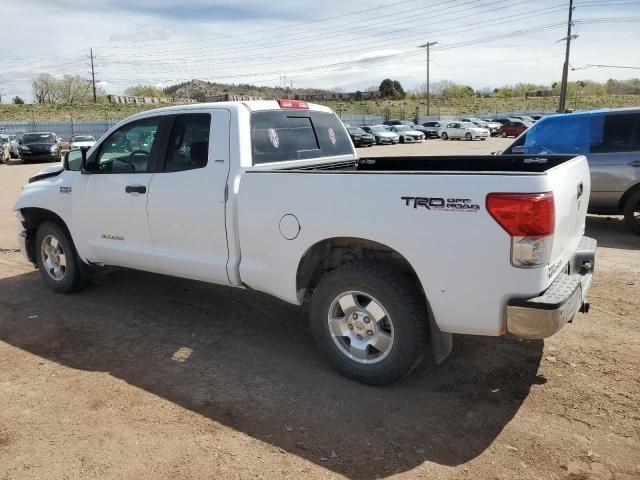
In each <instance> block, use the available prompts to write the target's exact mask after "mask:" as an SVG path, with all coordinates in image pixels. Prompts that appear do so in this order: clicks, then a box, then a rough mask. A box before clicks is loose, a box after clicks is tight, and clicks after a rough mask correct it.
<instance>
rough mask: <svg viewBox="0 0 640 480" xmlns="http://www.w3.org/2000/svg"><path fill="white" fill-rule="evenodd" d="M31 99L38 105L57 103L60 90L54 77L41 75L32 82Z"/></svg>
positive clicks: (45, 74) (47, 74)
mask: <svg viewBox="0 0 640 480" xmlns="http://www.w3.org/2000/svg"><path fill="white" fill-rule="evenodd" d="M31 88H32V89H33V97H34V98H35V100H36V102H38V103H57V102H58V101H59V99H60V89H59V88H58V82H57V80H56V79H55V77H54V76H53V75H51V74H49V73H41V74H40V75H38V76H37V77H36V78H35V79H34V80H33V82H32V84H31Z"/></svg>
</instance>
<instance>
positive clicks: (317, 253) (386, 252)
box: [296, 237, 426, 303]
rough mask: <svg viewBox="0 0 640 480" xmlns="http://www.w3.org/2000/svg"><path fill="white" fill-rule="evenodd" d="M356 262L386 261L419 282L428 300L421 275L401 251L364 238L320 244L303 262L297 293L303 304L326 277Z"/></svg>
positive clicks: (309, 250) (329, 241)
mask: <svg viewBox="0 0 640 480" xmlns="http://www.w3.org/2000/svg"><path fill="white" fill-rule="evenodd" d="M353 261H372V262H377V263H381V262H382V263H385V264H387V265H391V266H393V267H395V268H397V269H398V270H399V271H402V272H404V273H405V274H406V275H408V276H409V277H410V278H411V279H412V280H413V281H414V282H415V284H416V285H417V286H418V288H419V290H420V292H421V293H422V295H423V297H424V299H425V301H426V295H425V291H424V288H423V286H422V282H420V278H419V277H418V274H417V273H416V271H415V270H414V268H413V267H412V265H411V263H409V261H408V260H407V259H406V258H405V257H404V256H403V255H402V254H401V253H399V252H398V251H397V250H395V249H393V248H391V247H389V246H387V245H385V244H382V243H380V242H376V241H373V240H368V239H364V238H358V237H333V238H326V239H324V240H320V241H318V242H316V243H315V244H313V245H312V246H311V247H309V248H308V249H307V251H306V252H305V253H304V255H303V256H302V258H301V259H300V262H299V263H298V269H297V273H296V291H297V294H298V299H299V301H300V303H305V300H307V299H308V298H309V295H310V293H311V292H313V289H314V288H315V286H316V285H317V284H318V282H319V281H320V278H321V277H322V274H324V273H325V272H328V271H331V270H334V269H335V268H337V267H339V266H340V265H344V264H345V263H349V262H353Z"/></svg>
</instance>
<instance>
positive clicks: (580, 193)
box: [547, 156, 591, 283]
mask: <svg viewBox="0 0 640 480" xmlns="http://www.w3.org/2000/svg"><path fill="white" fill-rule="evenodd" d="M547 175H548V182H549V186H550V188H551V191H553V199H554V204H555V234H554V237H553V247H552V249H551V261H550V262H549V283H551V282H552V280H553V279H554V278H555V277H556V276H557V275H558V274H559V273H560V272H561V271H562V270H563V268H564V267H565V266H566V265H567V263H568V262H569V260H570V259H571V256H572V255H573V254H574V252H575V251H576V248H577V247H578V244H579V243H580V240H581V239H582V236H583V235H584V229H585V218H586V215H587V206H588V204H589V194H590V192H591V177H590V175H589V164H588V163H587V159H586V158H585V157H584V156H578V157H576V158H574V159H572V160H570V161H568V162H564V163H562V164H560V165H558V166H556V167H554V168H552V169H550V170H548V171H547Z"/></svg>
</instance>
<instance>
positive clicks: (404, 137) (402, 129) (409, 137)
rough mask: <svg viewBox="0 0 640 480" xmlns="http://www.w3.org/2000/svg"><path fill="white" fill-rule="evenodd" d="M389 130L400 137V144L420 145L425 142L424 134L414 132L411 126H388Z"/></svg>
mask: <svg viewBox="0 0 640 480" xmlns="http://www.w3.org/2000/svg"><path fill="white" fill-rule="evenodd" d="M387 130H388V131H390V132H393V133H395V134H396V135H398V137H399V139H400V143H414V142H418V143H420V142H422V140H424V133H422V132H419V131H417V130H414V129H413V128H411V127H410V126H409V125H388V126H387Z"/></svg>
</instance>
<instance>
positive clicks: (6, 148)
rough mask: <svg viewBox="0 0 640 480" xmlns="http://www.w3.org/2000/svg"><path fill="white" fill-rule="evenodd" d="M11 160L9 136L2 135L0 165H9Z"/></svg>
mask: <svg viewBox="0 0 640 480" xmlns="http://www.w3.org/2000/svg"><path fill="white" fill-rule="evenodd" d="M10 158H11V141H10V140H9V135H5V134H0V163H7V162H8V161H9V159H10Z"/></svg>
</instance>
